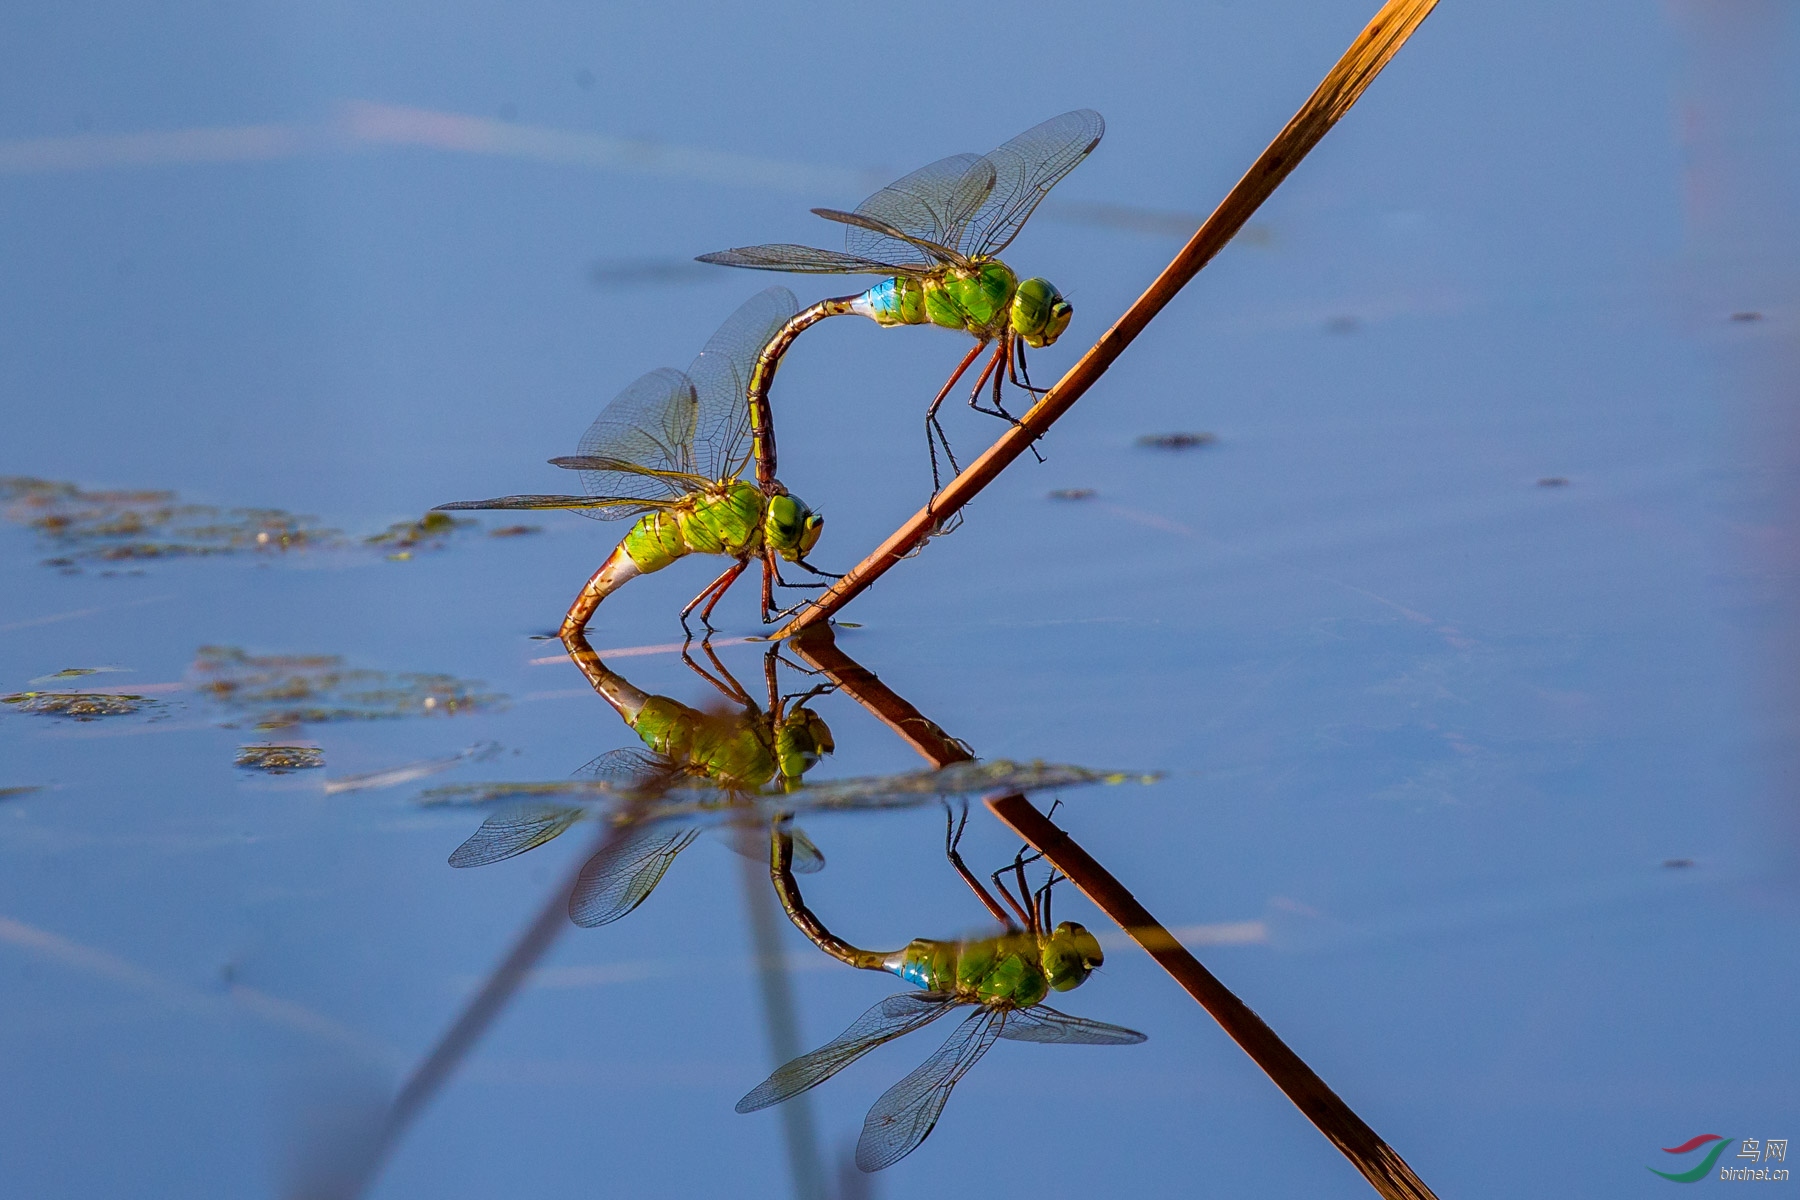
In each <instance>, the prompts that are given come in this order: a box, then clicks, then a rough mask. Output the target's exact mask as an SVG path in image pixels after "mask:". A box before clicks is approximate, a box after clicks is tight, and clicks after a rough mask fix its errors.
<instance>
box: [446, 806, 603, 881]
mask: <svg viewBox="0 0 1800 1200" xmlns="http://www.w3.org/2000/svg"><path fill="white" fill-rule="evenodd" d="M586 811H587V810H586V809H582V808H568V807H565V806H562V805H555V804H534V805H526V806H521V807H519V808H514V809H509V810H507V811H506V812H497V813H495V814H494V815H493V816H491V817H489V818H488V819H487V820H485V821H483V822H482V823H481V828H480V829H477V830H476V831H475V832H474V833H473V834H471V835H470V836H469V840H468V841H466V842H464V843H463V844H462V845H460V846H458V847H457V848H456V849H455V850H453V851H451V853H450V865H451V866H453V867H485V866H486V865H487V864H489V863H497V862H499V861H501V860H502V859H507V858H511V857H513V856H514V855H516V854H523V853H525V852H526V851H527V850H535V849H536V848H537V847H539V846H541V845H543V844H544V843H545V842H547V841H550V840H551V839H552V838H555V837H557V836H559V835H560V834H561V833H562V832H563V831H564V830H566V829H568V827H569V826H571V825H573V824H574V823H575V822H577V821H579V820H581V818H582V815H583V814H584V813H586Z"/></svg>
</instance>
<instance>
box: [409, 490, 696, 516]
mask: <svg viewBox="0 0 1800 1200" xmlns="http://www.w3.org/2000/svg"><path fill="white" fill-rule="evenodd" d="M674 504H675V502H674V501H673V500H648V499H642V498H639V497H636V496H497V497H495V498H494V499H492V500H456V501H453V502H451V503H449V504H440V505H438V506H437V508H435V509H433V510H432V511H433V512H437V511H440V510H445V509H448V510H453V511H454V510H462V509H492V508H533V509H543V508H566V509H569V510H570V511H571V512H578V513H580V514H581V515H582V516H584V517H593V518H594V519H595V520H597V521H617V520H620V519H621V518H624V517H636V516H641V515H642V514H644V513H647V512H649V511H650V510H651V509H655V508H671V507H673V506H674Z"/></svg>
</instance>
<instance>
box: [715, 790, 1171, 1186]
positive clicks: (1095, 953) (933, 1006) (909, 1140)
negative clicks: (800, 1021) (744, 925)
mask: <svg viewBox="0 0 1800 1200" xmlns="http://www.w3.org/2000/svg"><path fill="white" fill-rule="evenodd" d="M946 818H947V827H946V829H945V834H944V856H945V858H947V859H948V860H949V862H950V865H951V866H952V867H953V868H955V870H956V873H957V874H958V875H960V876H961V877H962V879H963V882H965V883H966V884H968V886H969V888H970V889H971V890H972V891H974V893H975V895H976V896H977V897H978V898H979V899H980V900H981V902H982V905H983V906H984V907H985V908H986V909H987V910H988V911H989V912H990V913H991V914H993V915H994V917H995V918H996V919H997V920H998V921H999V922H1000V925H1001V929H1002V932H1001V933H1000V935H999V936H997V937H988V938H979V939H972V940H962V941H951V942H945V941H934V940H931V939H928V938H914V939H913V940H912V941H911V942H910V943H908V944H907V945H906V947H905V948H904V949H901V950H895V951H891V952H888V953H882V952H880V951H871V950H862V949H858V948H857V947H855V946H852V945H851V944H850V943H848V942H846V941H844V940H843V939H842V938H839V937H837V936H836V935H834V934H832V933H831V932H830V931H829V930H828V929H826V927H825V925H824V923H823V922H821V921H820V920H819V918H818V917H816V916H814V915H813V913H812V911H811V910H810V909H808V908H807V906H806V902H805V900H803V899H802V898H801V895H800V885H799V882H798V881H797V880H796V879H795V878H794V871H793V862H794V843H793V839H792V837H791V836H789V834H788V831H787V829H786V828H785V827H784V826H783V824H781V823H780V822H778V823H777V824H776V826H775V830H774V834H773V837H772V838H771V844H770V861H769V873H770V876H771V878H772V879H773V880H774V882H775V887H776V890H777V892H778V893H779V894H780V896H781V903H782V907H783V908H785V909H786V910H787V914H788V917H789V919H791V920H792V921H793V922H794V925H795V927H796V928H798V929H799V930H800V931H801V932H802V933H804V934H805V935H806V936H807V938H808V940H810V941H811V942H812V943H813V945H815V946H817V947H818V948H819V949H820V950H822V951H824V952H825V953H826V954H829V955H831V956H832V957H833V958H835V959H838V960H839V961H840V962H844V963H847V964H848V965H850V966H853V967H858V968H860V969H863V970H870V971H889V972H892V973H893V974H895V975H898V976H899V977H900V978H901V979H904V980H905V981H906V982H907V983H910V984H912V985H913V986H914V987H916V988H919V989H920V990H919V991H917V992H910V993H902V994H900V995H896V996H889V997H888V998H887V999H886V1000H883V1001H882V1002H881V1003H879V1004H877V1005H876V1006H875V1007H874V1008H871V1009H870V1010H869V1011H868V1012H866V1013H864V1014H863V1015H862V1016H861V1017H858V1018H857V1019H856V1021H855V1022H854V1023H852V1024H851V1026H850V1028H848V1029H846V1030H845V1031H844V1032H843V1033H841V1034H839V1035H838V1036H837V1037H836V1038H833V1039H832V1040H831V1041H830V1042H828V1043H826V1044H825V1045H823V1046H821V1047H819V1049H817V1050H814V1051H812V1052H811V1053H810V1054H804V1055H801V1056H800V1057H799V1058H796V1059H794V1060H793V1061H791V1062H789V1063H786V1064H784V1065H783V1066H782V1067H780V1068H779V1069H778V1070H777V1071H776V1072H775V1073H774V1074H773V1075H771V1076H769V1077H768V1078H767V1079H765V1080H764V1081H763V1082H762V1083H760V1084H758V1085H757V1086H756V1087H755V1088H753V1089H751V1091H750V1092H749V1093H748V1094H747V1095H746V1096H745V1097H744V1098H743V1099H742V1100H739V1101H738V1103H737V1110H738V1111H739V1112H741V1113H749V1112H755V1111H756V1110H758V1109H761V1108H767V1107H769V1106H770V1105H772V1104H779V1103H781V1102H782V1101H784V1100H788V1099H791V1098H792V1097H794V1096H797V1095H799V1094H800V1093H802V1092H805V1091H807V1090H808V1089H810V1088H813V1087H817V1086H818V1085H819V1084H821V1083H824V1082H825V1081H826V1080H827V1079H830V1078H831V1077H832V1076H833V1075H835V1074H837V1073H838V1072H839V1071H841V1070H843V1069H844V1068H845V1067H847V1066H849V1065H850V1064H851V1063H853V1062H855V1061H856V1060H857V1059H859V1058H861V1057H862V1056H863V1055H865V1054H867V1053H868V1052H869V1051H871V1050H873V1049H875V1048H876V1047H877V1046H880V1045H883V1044H884V1043H886V1042H890V1041H892V1040H894V1039H895V1038H897V1037H900V1036H902V1035H903V1034H907V1033H911V1032H912V1031H913V1030H915V1029H921V1028H923V1027H924V1026H926V1025H928V1024H930V1023H931V1022H933V1021H935V1020H937V1019H938V1018H939V1017H941V1016H944V1015H945V1014H947V1013H949V1012H951V1011H953V1010H956V1009H963V1008H967V1009H972V1010H973V1011H970V1012H968V1013H967V1015H965V1016H964V1017H963V1021H962V1024H960V1025H959V1026H957V1028H956V1031H955V1032H954V1033H952V1034H951V1035H950V1037H949V1039H948V1040H947V1041H945V1042H944V1044H943V1045H942V1046H940V1047H939V1048H938V1049H937V1050H936V1051H934V1052H933V1053H932V1054H931V1056H930V1057H929V1058H927V1059H926V1060H925V1061H924V1062H923V1063H922V1064H920V1066H919V1067H918V1068H917V1069H916V1070H914V1071H913V1072H912V1074H910V1075H908V1076H907V1077H906V1078H905V1079H902V1080H901V1081H900V1082H899V1083H897V1084H895V1085H894V1086H893V1087H891V1088H889V1089H888V1090H887V1091H886V1092H883V1093H882V1095H881V1098H880V1099H879V1100H877V1101H876V1102H875V1107H873V1108H871V1109H870V1110H869V1115H868V1117H867V1118H866V1119H865V1120H864V1122H863V1129H862V1137H861V1138H860V1139H859V1140H858V1141H857V1145H856V1165H857V1166H858V1167H860V1168H861V1169H863V1170H864V1171H879V1170H881V1169H883V1168H884V1167H891V1166H893V1165H894V1164H895V1163H897V1162H899V1161H900V1160H901V1159H903V1158H905V1157H906V1156H907V1155H908V1154H911V1153H912V1152H913V1151H914V1150H915V1149H917V1148H918V1146H919V1144H920V1143H921V1142H923V1141H924V1140H925V1138H926V1137H927V1136H928V1135H929V1134H930V1133H931V1130H932V1128H933V1127H934V1126H935V1125H936V1124H937V1120H938V1117H939V1115H940V1114H941V1113H942V1112H943V1110H944V1105H945V1103H946V1102H948V1100H949V1099H950V1091H951V1089H952V1088H954V1087H955V1086H956V1084H957V1081H959V1080H960V1079H961V1078H962V1077H963V1076H964V1075H965V1074H967V1073H968V1071H969V1070H970V1068H972V1067H973V1066H974V1065H975V1064H976V1063H977V1062H979V1061H980V1059H981V1057H982V1056H983V1055H984V1054H986V1053H987V1051H988V1049H989V1048H990V1047H992V1046H993V1044H994V1041H995V1040H996V1039H997V1038H1009V1039H1012V1040H1014V1041H1021V1042H1061V1043H1066V1044H1070V1045H1090V1046H1125V1045H1131V1044H1133V1043H1136V1042H1141V1041H1143V1040H1144V1035H1143V1034H1141V1033H1138V1032H1136V1031H1135V1030H1131V1029H1125V1028H1122V1027H1121V1026H1118V1025H1108V1024H1105V1023H1103V1022H1100V1021H1090V1020H1087V1019H1085V1018H1082V1017H1071V1016H1069V1015H1068V1014H1066V1013H1060V1012H1058V1011H1056V1010H1055V1009H1053V1008H1050V1007H1049V1006H1048V1005H1046V1004H1044V1003H1043V1000H1044V997H1045V996H1047V995H1048V994H1049V993H1050V992H1051V991H1052V990H1055V991H1059V992H1063V991H1069V990H1071V989H1073V988H1076V987H1079V986H1081V984H1082V983H1084V982H1086V980H1087V978H1088V976H1089V974H1091V973H1092V972H1093V971H1094V969H1095V968H1097V967H1099V966H1100V965H1101V963H1102V962H1103V961H1104V957H1105V956H1104V955H1103V954H1102V953H1101V950H1100V943H1099V942H1098V941H1097V940H1096V939H1095V938H1094V935H1093V934H1091V933H1089V932H1088V931H1087V930H1086V929H1085V928H1083V927H1082V926H1080V925H1078V924H1076V923H1075V922H1073V921H1064V922H1063V923H1062V924H1060V925H1053V924H1052V923H1051V918H1050V897H1051V893H1052V891H1053V890H1054V888H1055V886H1056V884H1057V883H1058V882H1059V880H1060V877H1059V876H1058V875H1057V874H1056V872H1054V871H1052V872H1051V873H1050V877H1049V878H1048V879H1047V880H1046V881H1045V882H1044V884H1043V886H1041V887H1040V888H1038V889H1037V890H1036V891H1033V890H1031V888H1030V886H1029V885H1028V884H1027V882H1026V875H1025V867H1026V864H1027V863H1028V862H1030V861H1033V860H1034V859H1035V858H1036V857H1037V856H1030V857H1027V855H1026V854H1025V852H1024V851H1023V850H1021V851H1020V852H1019V855H1018V856H1017V857H1016V858H1015V859H1014V860H1013V863H1012V868H1011V869H1012V872H1013V875H1014V878H1015V881H1016V883H1017V887H1018V894H1017V895H1016V896H1015V895H1014V894H1013V893H1012V892H1011V891H1009V890H1008V888H1007V886H1006V881H1005V879H1004V870H1002V871H995V872H994V873H993V876H992V878H993V882H994V887H995V890H996V891H997V892H998V893H999V895H1000V897H1001V898H1002V899H1003V900H1004V901H1005V907H1004V908H1003V907H1002V906H1001V904H1000V903H999V902H997V901H996V900H995V899H994V896H993V895H992V894H991V893H989V892H988V890H987V889H986V888H985V887H983V886H982V884H981V882H980V881H979V880H978V879H976V878H975V876H974V875H973V874H972V873H971V872H970V871H969V869H968V867H967V866H966V865H964V863H963V860H962V856H961V854H960V853H959V852H958V850H957V846H958V843H959V842H960V841H961V838H962V832H963V827H964V824H965V823H966V822H967V819H968V815H967V811H966V810H965V811H964V812H963V814H962V817H961V818H960V819H958V818H957V817H956V816H955V815H954V813H953V812H952V811H951V810H949V809H948V808H946ZM1008 910H1010V911H1008ZM1015 915H1016V916H1017V917H1018V922H1017V923H1015V921H1014V920H1013V917H1014V916H1015Z"/></svg>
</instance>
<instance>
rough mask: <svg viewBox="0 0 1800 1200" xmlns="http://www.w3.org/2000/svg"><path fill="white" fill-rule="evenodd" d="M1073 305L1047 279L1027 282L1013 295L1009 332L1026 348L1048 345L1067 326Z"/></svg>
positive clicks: (1028, 280)
mask: <svg viewBox="0 0 1800 1200" xmlns="http://www.w3.org/2000/svg"><path fill="white" fill-rule="evenodd" d="M1074 313H1075V309H1074V306H1073V305H1071V304H1070V303H1069V302H1068V301H1067V300H1065V299H1063V295H1062V293H1061V292H1059V291H1057V290H1056V285H1055V284H1053V283H1051V282H1050V281H1049V280H1048V279H1039V278H1032V279H1027V280H1026V281H1025V282H1023V283H1021V284H1020V285H1019V290H1018V292H1017V293H1015V294H1014V296H1013V308H1012V327H1013V332H1014V333H1016V334H1018V335H1019V336H1020V337H1022V338H1024V339H1025V344H1026V345H1028V346H1048V345H1049V344H1050V343H1051V342H1054V341H1055V340H1056V339H1057V338H1059V337H1061V336H1062V332H1063V330H1065V329H1067V328H1068V327H1069V318H1070V317H1071V316H1073V315H1074Z"/></svg>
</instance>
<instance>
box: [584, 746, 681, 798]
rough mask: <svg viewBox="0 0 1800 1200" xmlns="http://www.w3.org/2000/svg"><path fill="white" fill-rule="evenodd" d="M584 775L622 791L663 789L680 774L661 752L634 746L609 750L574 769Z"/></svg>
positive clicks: (669, 759) (651, 791)
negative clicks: (653, 752)
mask: <svg viewBox="0 0 1800 1200" xmlns="http://www.w3.org/2000/svg"><path fill="white" fill-rule="evenodd" d="M575 773H576V774H577V775H580V776H583V777H584V778H587V779H597V780H599V781H601V782H602V783H605V784H608V785H610V786H611V787H612V788H613V789H614V790H616V791H618V792H620V793H622V794H627V795H628V794H630V793H633V792H649V793H655V792H658V791H661V790H663V789H665V788H666V787H667V786H668V785H669V784H670V783H672V782H674V781H675V780H676V779H677V778H679V777H680V775H681V768H680V767H678V766H676V765H675V761H674V760H673V759H671V758H669V757H668V756H667V755H663V754H652V753H650V752H649V751H648V750H640V749H638V748H637V747H636V746H624V747H621V748H619V749H617V750H608V751H607V752H606V753H605V754H602V755H601V756H600V757H599V758H596V759H594V760H592V761H591V762H588V763H586V764H584V765H583V766H582V767H581V768H580V769H579V770H577V771H576V772H575Z"/></svg>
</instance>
